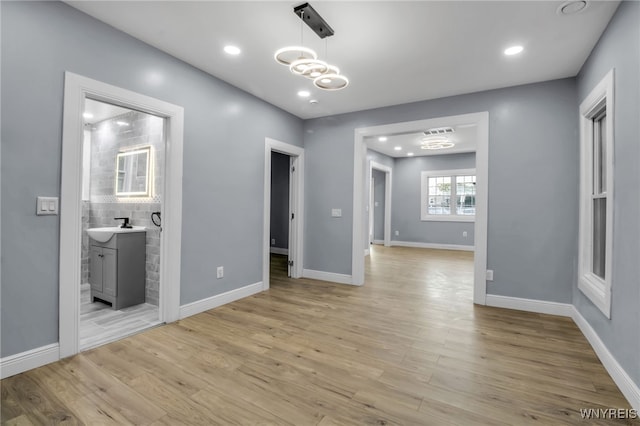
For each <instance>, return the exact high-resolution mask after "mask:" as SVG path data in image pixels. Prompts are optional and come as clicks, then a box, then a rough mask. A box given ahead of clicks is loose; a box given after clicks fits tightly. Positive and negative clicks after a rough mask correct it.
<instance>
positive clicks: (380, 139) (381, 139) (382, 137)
mask: <svg viewBox="0 0 640 426" xmlns="http://www.w3.org/2000/svg"><path fill="white" fill-rule="evenodd" d="M378 140H379V141H380V142H386V141H387V137H386V136H380V137H379V138H378Z"/></svg>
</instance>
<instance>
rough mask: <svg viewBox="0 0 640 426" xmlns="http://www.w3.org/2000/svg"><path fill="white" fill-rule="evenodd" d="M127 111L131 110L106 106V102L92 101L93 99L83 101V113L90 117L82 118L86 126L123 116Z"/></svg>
mask: <svg viewBox="0 0 640 426" xmlns="http://www.w3.org/2000/svg"><path fill="white" fill-rule="evenodd" d="M129 111H131V110H130V109H127V108H122V107H119V106H116V105H112V104H108V103H106V102H100V101H94V100H93V99H85V101H84V112H85V113H87V114H90V116H87V117H84V122H85V123H86V124H94V123H99V122H100V121H103V120H106V119H108V118H113V117H116V116H118V115H122V114H125V113H127V112H129Z"/></svg>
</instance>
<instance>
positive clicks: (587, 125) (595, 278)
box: [578, 71, 613, 318]
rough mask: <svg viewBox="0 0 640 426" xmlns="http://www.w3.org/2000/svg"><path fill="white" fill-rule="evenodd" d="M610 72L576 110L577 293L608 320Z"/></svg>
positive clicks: (611, 128) (610, 221)
mask: <svg viewBox="0 0 640 426" xmlns="http://www.w3.org/2000/svg"><path fill="white" fill-rule="evenodd" d="M612 123H613V71H610V72H609V73H608V74H607V75H606V76H605V78H604V79H603V80H602V81H601V82H600V83H599V84H598V85H597V86H596V88H595V89H594V90H593V91H592V92H591V93H590V94H589V96H587V98H586V99H585V100H584V101H583V102H582V104H581V105H580V159H581V161H580V248H579V250H580V265H579V278H578V288H579V289H580V290H581V291H582V292H583V293H584V294H585V295H586V296H587V297H588V298H589V299H590V300H591V301H592V302H593V303H594V304H595V305H596V306H597V307H598V308H599V309H600V310H601V311H602V312H603V313H604V314H605V315H606V316H607V318H609V317H610V314H611V267H610V265H611V253H612V251H611V247H612V244H613V238H612V230H613V126H612Z"/></svg>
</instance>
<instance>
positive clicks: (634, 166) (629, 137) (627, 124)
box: [573, 2, 640, 386]
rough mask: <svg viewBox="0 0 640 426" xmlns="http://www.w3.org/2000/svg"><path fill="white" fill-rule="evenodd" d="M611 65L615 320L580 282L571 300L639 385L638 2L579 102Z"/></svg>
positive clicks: (620, 18) (605, 38)
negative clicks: (613, 77)
mask: <svg viewBox="0 0 640 426" xmlns="http://www.w3.org/2000/svg"><path fill="white" fill-rule="evenodd" d="M611 68H615V87H614V98H615V105H614V111H615V112H614V114H615V117H614V122H615V128H614V151H615V153H614V164H615V170H614V181H615V190H614V200H613V209H614V218H613V221H614V222H613V223H614V224H613V268H612V271H611V272H612V284H611V289H612V298H611V320H608V319H607V318H605V317H604V315H602V313H601V312H600V310H598V308H596V307H595V306H594V305H593V304H592V303H591V301H590V300H589V299H587V298H586V297H585V296H584V295H583V294H582V292H581V291H580V290H578V288H577V285H575V286H574V289H573V303H574V305H575V306H576V308H577V309H578V311H579V312H580V313H581V314H582V316H583V317H584V318H585V319H586V320H587V321H588V322H589V324H591V326H592V327H593V328H594V330H595V331H596V332H597V333H598V336H599V337H600V339H602V341H603V342H604V344H605V345H606V346H607V348H608V349H609V351H610V352H611V353H612V354H613V356H614V357H615V358H616V359H617V360H618V362H619V363H620V364H621V365H622V367H623V368H624V369H625V370H626V372H627V373H628V374H629V375H630V376H631V378H632V379H633V380H634V381H635V383H636V385H638V386H640V327H639V324H640V308H639V303H640V285H639V284H638V282H639V281H638V280H639V278H638V277H640V266H639V265H640V262H639V261H638V259H640V224H639V222H638V218H640V199H639V198H640V192H639V191H638V183H639V182H640V172H639V170H640V168H638V159H640V143H639V141H640V124H639V123H640V121H639V117H640V83H639V81H640V3H637V2H623V3H622V4H621V5H620V7H619V8H618V11H617V12H616V14H615V15H614V16H613V18H612V20H611V22H610V23H609V27H608V28H607V30H606V31H605V33H604V34H603V35H602V37H601V38H600V41H599V42H598V45H597V46H596V47H595V48H594V50H593V52H592V53H591V56H590V57H589V59H588V60H587V62H586V63H585V65H584V66H583V68H582V70H581V71H580V74H579V75H578V79H577V80H578V103H579V102H582V100H583V99H584V98H585V97H586V96H587V95H588V94H589V92H591V90H592V89H593V88H594V87H595V86H596V84H598V82H600V80H601V79H602V78H603V77H604V76H605V74H606V73H607V72H608V71H609V70H610V69H611ZM576 156H577V152H576ZM575 282H576V281H574V283H575Z"/></svg>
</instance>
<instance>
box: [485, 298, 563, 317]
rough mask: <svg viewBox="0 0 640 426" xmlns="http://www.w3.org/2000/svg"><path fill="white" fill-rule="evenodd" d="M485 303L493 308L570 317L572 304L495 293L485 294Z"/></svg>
mask: <svg viewBox="0 0 640 426" xmlns="http://www.w3.org/2000/svg"><path fill="white" fill-rule="evenodd" d="M486 305H487V306H493V307H495V308H507V309H515V310H518V311H527V312H536V313H538V314H549V315H558V316H561V317H571V316H572V315H573V305H572V304H570V303H558V302H547V301H544V300H535V299H522V298H519V297H507V296H498V295H495V294H487V298H486Z"/></svg>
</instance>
